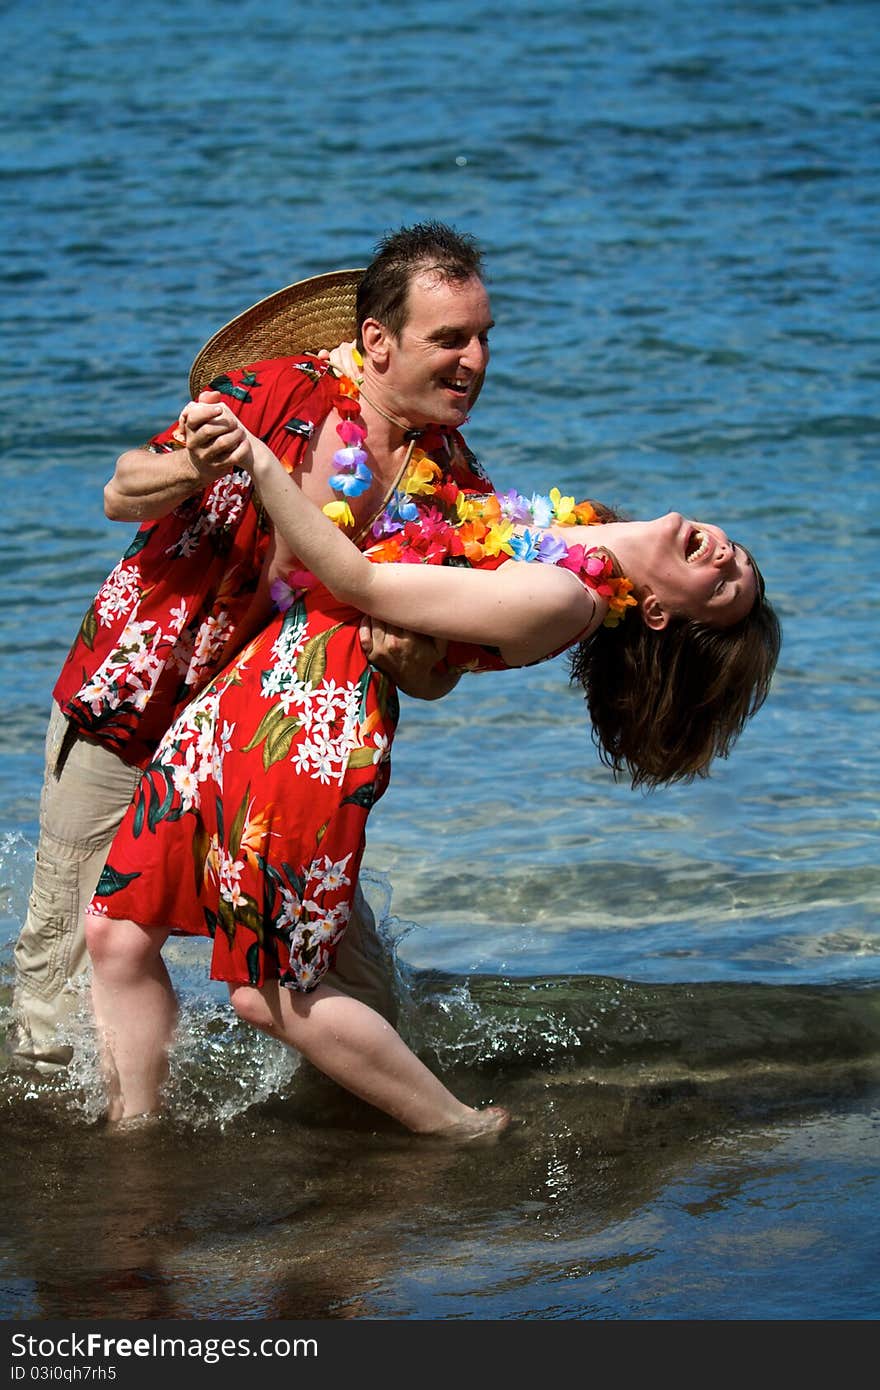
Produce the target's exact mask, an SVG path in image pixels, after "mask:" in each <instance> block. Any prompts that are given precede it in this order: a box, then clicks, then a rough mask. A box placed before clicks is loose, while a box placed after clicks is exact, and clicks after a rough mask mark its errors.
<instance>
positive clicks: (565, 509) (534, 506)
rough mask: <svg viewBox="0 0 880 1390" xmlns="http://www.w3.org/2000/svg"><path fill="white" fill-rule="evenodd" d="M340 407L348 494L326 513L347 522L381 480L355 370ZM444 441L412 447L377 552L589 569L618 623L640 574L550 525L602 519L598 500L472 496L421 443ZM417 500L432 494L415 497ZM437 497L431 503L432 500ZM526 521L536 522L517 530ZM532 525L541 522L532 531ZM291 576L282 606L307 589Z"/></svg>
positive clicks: (438, 560) (341, 469)
mask: <svg viewBox="0 0 880 1390" xmlns="http://www.w3.org/2000/svg"><path fill="white" fill-rule="evenodd" d="M333 405H334V407H335V409H336V411H337V413H338V414H339V415H340V417H341V419H340V422H339V424H338V425H337V426H336V432H337V434H338V435H339V437H340V439H341V440H342V443H343V447H342V448H341V449H338V450H337V452H336V453H335V454H334V455H333V462H334V463H335V464H336V468H337V472H336V473H334V475H333V476H332V477H331V479H330V486H331V487H332V488H333V489H334V491H337V492H342V493H343V494H344V496H343V499H342V500H340V501H335V502H328V503H327V504H326V505H325V506H324V507H323V511H324V512H325V514H326V515H327V516H329V517H330V520H331V521H334V522H336V524H337V525H338V526H352V525H353V524H354V517H353V515H352V511H351V508H350V506H349V505H348V501H347V500H345V499H347V498H348V497H358V496H360V494H361V493H362V492H364V491H366V489H367V488H368V487H369V486H370V484H371V482H372V480H373V478H372V474H371V472H370V470H369V468H368V466H367V454H366V451H365V449H364V447H363V445H364V442H365V440H366V437H367V431H366V429H365V427H364V426H363V425H362V424H361V423H360V421H359V420H358V418H357V417H358V416H359V415H360V409H361V407H360V401H359V399H358V388H357V386H356V385H355V383H354V382H353V381H351V380H350V379H349V378H348V377H346V376H340V377H339V378H338V390H337V394H336V397H335V398H334V400H333ZM435 435H436V436H437V437H436V438H435V437H434V436H435ZM443 439H444V435H443V433H442V431H440V430H439V429H438V430H429V431H425V432H424V433H423V434H422V435H421V441H422V444H421V445H420V446H419V447H417V448H414V449H413V450H412V451H411V454H410V458H409V463H408V465H407V468H406V471H405V473H404V475H403V477H402V478H401V480H400V482H399V484H398V485H397V487H396V488H395V489H394V492H393V493H392V495H391V497H390V499H389V501H388V503H387V504H386V506H385V508H384V510H383V511H382V512H381V514H380V515H379V516H378V517H377V518H376V520H375V521H374V522H373V526H372V534H373V536H374V537H375V538H376V544H375V545H373V546H371V547H370V555H371V556H374V557H375V558H377V559H380V560H382V561H394V562H396V563H398V564H431V565H440V564H443V562H444V561H445V560H447V559H449V558H457V557H463V558H464V559H465V560H467V561H468V562H470V563H472V564H473V563H477V562H479V561H480V560H482V559H484V558H486V557H489V558H493V557H496V556H499V555H508V556H510V557H511V558H513V559H515V560H524V561H530V560H537V561H539V562H540V563H541V564H547V565H558V566H560V567H561V568H563V569H570V570H574V571H575V572H577V573H580V574H581V575H582V576H583V577H584V578H585V579H586V581H587V583H588V584H589V586H590V588H591V589H593V590H594V591H595V593H597V594H598V595H599V596H600V597H601V598H604V599H605V600H606V602H607V604H608V612H607V614H606V615H605V619H604V626H605V627H616V626H617V624H618V623H619V622H620V620H621V618H622V617H624V615H625V614H626V610H627V609H628V608H633V607H635V604H636V599H635V598H634V597H633V594H632V587H633V586H632V583H631V581H630V580H629V579H627V578H625V576H623V575H615V574H614V572H613V571H614V562H613V560H612V558H611V556H610V555H608V554H607V553H604V552H602V551H601V550H599V549H595V548H594V549H591V550H587V549H586V548H585V547H584V546H582V545H567V544H566V543H565V541H563V540H561V539H560V538H559V537H558V536H554V535H552V534H551V533H550V532H549V530H547V529H545V528H548V527H550V526H553V525H554V524H555V525H557V526H600V525H601V524H602V522H601V519H600V517H599V516H598V515H597V514H596V511H595V509H594V508H593V506H592V504H591V503H590V502H575V500H574V498H573V497H565V496H563V494H562V493H561V492H560V490H559V488H558V487H553V488H551V489H550V492H549V493H547V494H544V493H533V494H532V496H531V497H525V496H523V495H522V493H519V492H517V491H516V489H514V488H511V489H510V491H509V492H499V493H488V494H480V493H467V492H465V491H463V490H462V489H461V488H460V487H459V486H458V484H457V483H455V482H453V481H452V480H451V479H447V480H446V481H445V482H444V481H442V479H443V470H442V469H441V468H440V466H439V464H437V463H435V462H434V460H433V459H432V458H431V457H430V455H429V453H428V452H427V451H426V449H425V448H424V447H422V445H427V447H428V448H434V447H437V446H438V445H439V444H440V443H441V442H442V440H443ZM416 498H419V499H425V500H422V501H420V502H416V501H415V499H416ZM428 498H430V505H427V504H426V499H428ZM522 526H525V527H526V528H527V529H525V530H523V531H517V530H516V529H515V528H516V527H522ZM529 526H534V527H535V528H537V529H536V530H534V531H530V530H529V529H528V527H529ZM289 578H290V583H289V584H285V582H284V581H283V580H276V581H275V583H274V584H273V585H272V597H273V598H274V599H275V600H276V604H277V603H278V600H279V599H280V600H281V603H283V604H284V606H285V607H287V606H289V604H290V603H291V602H292V601H293V598H294V597H298V596H299V594H300V593H302V592H303V580H304V579H305V578H306V576H305V575H304V574H303V573H301V572H300V573H297V574H296V575H295V576H290V577H289ZM276 588H277V591H278V592H277V593H276ZM279 606H280V604H279Z"/></svg>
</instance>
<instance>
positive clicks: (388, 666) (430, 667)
mask: <svg viewBox="0 0 880 1390" xmlns="http://www.w3.org/2000/svg"><path fill="white" fill-rule="evenodd" d="M360 639H361V646H362V647H363V649H364V656H365V657H366V658H367V660H368V661H369V662H371V664H372V665H373V666H378V668H379V670H380V671H384V673H385V675H386V676H389V677H390V678H391V680H393V681H394V684H395V685H396V686H397V687H398V689H400V690H402V691H403V693H404V695H410V696H412V697H413V699H415V700H439V699H441V698H442V697H443V696H444V695H447V694H448V693H449V691H450V690H452V689H453V688H454V687H455V686H456V685H457V684H458V680H459V678H458V675H456V674H450V673H449V672H447V671H435V670H434V667H435V666H436V664H437V662H438V661H439V660H440V659H441V657H443V656H444V655H445V652H446V643H445V642H439V641H437V640H436V639H435V638H433V637H424V636H423V635H422V634H421V633H419V632H408V631H406V629H404V628H402V627H394V626H393V625H391V624H388V623H382V622H380V621H379V619H378V618H368V617H364V618H362V619H361V626H360Z"/></svg>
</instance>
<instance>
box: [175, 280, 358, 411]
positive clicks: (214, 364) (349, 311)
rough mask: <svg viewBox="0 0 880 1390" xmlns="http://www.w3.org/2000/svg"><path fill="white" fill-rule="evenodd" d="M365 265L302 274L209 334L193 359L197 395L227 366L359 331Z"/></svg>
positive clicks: (310, 348) (311, 348)
mask: <svg viewBox="0 0 880 1390" xmlns="http://www.w3.org/2000/svg"><path fill="white" fill-rule="evenodd" d="M363 273H364V272H363V269H360V270H331V271H330V272H329V273H328V274H326V275H313V276H312V277H311V279H309V280H298V281H297V282H296V284H295V285H288V286H287V287H286V288H285V289H283V290H276V291H275V293H274V294H270V295H269V296H268V298H267V299H261V300H260V301H259V303H257V304H252V305H251V307H250V309H245V310H244V312H243V313H241V314H239V315H238V317H237V318H234V319H232V321H231V322H230V323H227V324H225V325H224V327H223V328H220V329H218V331H217V332H216V333H215V334H214V336H213V338H209V339H208V341H207V343H205V346H204V347H203V348H202V350H201V352H200V353H199V354H198V356H197V357H196V360H195V361H194V362H193V364H192V368H191V369H190V374H189V389H190V391H191V393H192V396H193V399H195V398H196V397H197V396H198V394H199V392H200V391H204V390H205V389H206V387H207V386H209V385H210V383H211V382H212V381H213V380H214V378H215V377H216V376H219V375H220V374H221V373H222V372H228V371H232V370H233V369H234V368H236V367H248V366H250V364H251V363H252V362H261V361H263V360H264V359H266V358H269V357H287V356H291V355H294V354H295V353H299V352H318V350H319V349H320V348H333V347H335V346H336V344H337V343H344V342H350V341H351V340H352V339H353V338H354V337H355V335H356V333H357V314H356V307H355V306H356V300H357V287H358V283H359V281H360V278H361V276H362V275H363Z"/></svg>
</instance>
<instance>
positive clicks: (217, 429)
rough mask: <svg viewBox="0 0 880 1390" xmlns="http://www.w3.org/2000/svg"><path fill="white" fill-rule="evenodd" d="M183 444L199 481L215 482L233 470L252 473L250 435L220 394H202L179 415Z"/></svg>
mask: <svg viewBox="0 0 880 1390" xmlns="http://www.w3.org/2000/svg"><path fill="white" fill-rule="evenodd" d="M180 429H181V432H182V435H183V440H184V443H185V445H186V448H187V450H188V452H189V456H190V459H191V460H192V464H193V467H194V468H195V469H196V471H197V473H198V474H199V477H200V478H202V479H203V480H204V481H205V482H206V483H210V482H214V481H215V480H216V479H217V478H218V477H221V476H222V475H223V474H224V473H228V472H229V471H230V470H231V469H233V468H247V469H248V471H250V466H251V463H252V450H251V443H250V435H249V434H248V432H247V430H246V429H245V427H244V425H243V424H242V423H241V421H240V420H239V419H237V417H236V416H235V415H233V413H232V411H231V410H230V409H229V407H228V406H227V405H225V404H224V403H223V397H222V396H221V394H220V392H219V391H203V392H202V393H201V395H200V396H199V399H198V400H197V401H190V403H189V405H186V406H184V408H183V410H182V411H181V412H180Z"/></svg>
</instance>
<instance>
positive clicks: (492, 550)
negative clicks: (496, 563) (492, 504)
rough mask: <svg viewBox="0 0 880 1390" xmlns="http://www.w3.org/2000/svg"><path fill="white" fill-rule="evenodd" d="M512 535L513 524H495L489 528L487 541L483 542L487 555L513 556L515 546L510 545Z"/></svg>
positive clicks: (508, 522)
mask: <svg viewBox="0 0 880 1390" xmlns="http://www.w3.org/2000/svg"><path fill="white" fill-rule="evenodd" d="M512 535H513V522H511V521H501V522H495V523H494V524H493V525H492V526H490V527H489V530H488V531H487V533H486V539H485V541H484V542H483V546H484V549H485V553H486V554H487V555H501V554H502V553H503V554H505V555H512V554H513V546H512V545H511V544H510V538H511V536H512Z"/></svg>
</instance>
